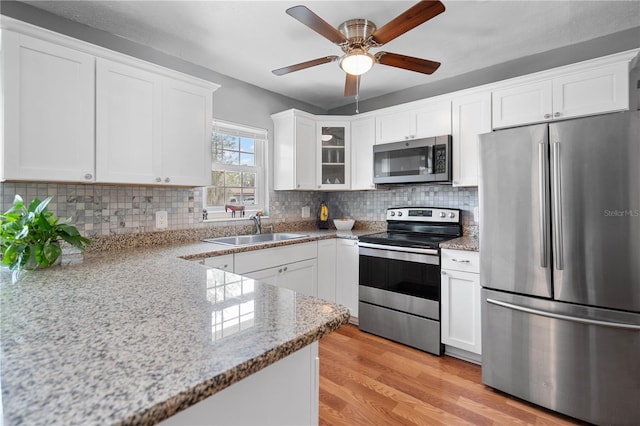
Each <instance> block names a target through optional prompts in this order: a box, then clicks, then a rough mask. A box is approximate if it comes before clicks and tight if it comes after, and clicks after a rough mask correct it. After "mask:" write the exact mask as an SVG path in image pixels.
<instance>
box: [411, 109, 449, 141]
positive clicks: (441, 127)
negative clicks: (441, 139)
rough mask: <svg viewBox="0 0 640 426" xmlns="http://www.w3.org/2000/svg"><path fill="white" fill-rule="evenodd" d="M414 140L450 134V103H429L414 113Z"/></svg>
mask: <svg viewBox="0 0 640 426" xmlns="http://www.w3.org/2000/svg"><path fill="white" fill-rule="evenodd" d="M415 116H416V118H415V119H416V133H415V135H416V138H427V137H432V136H441V135H450V134H451V102H450V101H444V102H429V103H427V104H425V105H424V106H422V107H420V108H419V109H417V110H416V111H415Z"/></svg>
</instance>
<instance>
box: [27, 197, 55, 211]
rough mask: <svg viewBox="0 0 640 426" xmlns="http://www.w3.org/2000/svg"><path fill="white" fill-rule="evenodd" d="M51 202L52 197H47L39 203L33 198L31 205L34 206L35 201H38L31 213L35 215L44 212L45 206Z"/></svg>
mask: <svg viewBox="0 0 640 426" xmlns="http://www.w3.org/2000/svg"><path fill="white" fill-rule="evenodd" d="M51 200H53V197H47V198H45V199H44V200H43V201H42V202H39V201H40V200H38V199H37V198H34V199H33V202H32V203H31V204H34V203H35V202H36V201H38V204H37V205H36V207H35V210H33V211H34V212H35V213H36V214H40V213H42V212H44V211H46V209H47V206H48V205H49V203H50V202H51ZM29 211H31V206H29Z"/></svg>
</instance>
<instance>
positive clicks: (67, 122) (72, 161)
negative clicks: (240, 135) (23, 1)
mask: <svg viewBox="0 0 640 426" xmlns="http://www.w3.org/2000/svg"><path fill="white" fill-rule="evenodd" d="M2 25H3V29H2V55H3V61H2V67H3V68H2V76H3V78H2V90H3V94H4V104H3V105H2V106H3V120H4V123H5V126H4V131H3V133H2V150H3V154H4V158H3V161H2V162H3V164H2V176H1V177H2V179H12V180H41V181H50V182H87V183H91V182H99V183H124V184H144V185H151V184H162V185H180V186H203V185H206V184H207V183H208V182H209V180H210V178H209V175H210V171H211V154H210V145H211V121H212V120H213V114H212V98H213V92H214V91H215V90H216V89H217V88H218V87H219V86H218V85H216V84H214V83H210V82H207V81H204V80H200V79H197V78H194V77H191V76H187V75H185V74H182V73H178V72H175V71H172V70H169V69H166V68H163V67H160V66H157V65H153V64H150V63H147V62H144V61H140V60H138V59H135V58H132V57H129V56H126V55H122V54H120V53H116V52H113V51H110V50H107V49H103V48H101V47H98V46H94V45H91V44H88V43H85V42H82V41H79V40H75V39H72V38H70V37H66V36H62V35H59V34H55V33H52V32H50V31H45V30H42V29H40V28H38V27H34V26H31V25H27V24H24V23H21V22H19V21H15V20H12V19H10V18H6V20H5V18H4V17H3V22H2Z"/></svg>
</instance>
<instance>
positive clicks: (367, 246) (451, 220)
mask: <svg viewBox="0 0 640 426" xmlns="http://www.w3.org/2000/svg"><path fill="white" fill-rule="evenodd" d="M461 235H462V218H461V214H460V210H459V209H441V208H433V207H401V208H389V209H387V232H382V233H378V234H371V235H364V236H361V237H360V238H359V243H358V246H359V253H360V256H359V263H360V278H359V292H358V294H359V304H358V321H359V328H360V330H362V331H366V332H368V333H372V334H376V335H378V336H382V337H385V338H387V339H390V340H393V341H396V342H399V343H403V344H405V345H408V346H413V347H415V348H418V349H421V350H423V351H426V352H430V353H433V354H435V355H442V352H443V345H442V344H441V339H440V248H439V245H440V243H441V242H444V241H447V240H451V239H454V238H457V237H460V236H461Z"/></svg>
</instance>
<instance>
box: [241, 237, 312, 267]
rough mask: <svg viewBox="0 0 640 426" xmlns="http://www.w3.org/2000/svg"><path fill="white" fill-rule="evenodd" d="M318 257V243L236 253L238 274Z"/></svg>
mask: <svg viewBox="0 0 640 426" xmlns="http://www.w3.org/2000/svg"><path fill="white" fill-rule="evenodd" d="M317 257H318V243H317V242H315V241H312V242H309V243H301V244H292V245H289V246H283V247H274V248H268V249H263V250H255V251H250V252H245V253H237V254H236V255H235V270H234V272H235V273H236V274H240V275H242V274H245V273H247V272H251V271H259V270H261V269H267V268H272V267H274V266H278V265H285V264H287V263H293V262H301V261H303V260H307V259H315V258H317Z"/></svg>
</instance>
